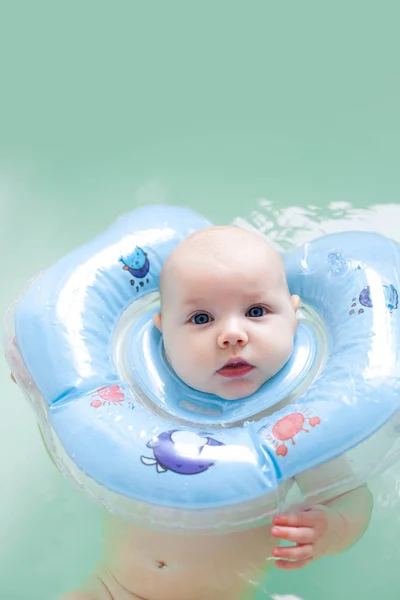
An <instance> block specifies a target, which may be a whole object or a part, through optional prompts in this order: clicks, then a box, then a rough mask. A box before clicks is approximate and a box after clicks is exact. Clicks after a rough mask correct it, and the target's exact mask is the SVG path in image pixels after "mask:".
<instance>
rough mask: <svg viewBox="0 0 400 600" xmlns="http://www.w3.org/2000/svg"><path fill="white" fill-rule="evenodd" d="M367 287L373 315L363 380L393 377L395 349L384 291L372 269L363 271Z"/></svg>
mask: <svg viewBox="0 0 400 600" xmlns="http://www.w3.org/2000/svg"><path fill="white" fill-rule="evenodd" d="M365 274H366V276H367V280H368V285H369V286H370V289H371V290H373V299H374V300H373V308H372V310H373V313H372V332H371V349H370V350H369V352H368V366H367V367H366V368H365V370H364V377H365V379H373V378H375V377H383V376H393V375H394V372H395V368H396V354H397V351H396V348H395V345H394V339H393V330H392V327H391V317H390V313H389V309H388V308H387V306H386V297H385V291H384V288H383V282H382V279H381V277H380V276H379V275H378V274H377V273H376V271H374V270H373V269H368V268H366V269H365Z"/></svg>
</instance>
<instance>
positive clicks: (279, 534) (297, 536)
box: [271, 527, 315, 544]
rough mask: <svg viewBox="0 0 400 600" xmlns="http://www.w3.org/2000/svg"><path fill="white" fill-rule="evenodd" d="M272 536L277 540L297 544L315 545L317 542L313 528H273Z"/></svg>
mask: <svg viewBox="0 0 400 600" xmlns="http://www.w3.org/2000/svg"><path fill="white" fill-rule="evenodd" d="M271 534H272V535H273V536H274V537H276V538H279V539H281V540H288V541H289V542H295V543H296V544H313V543H314V542H315V530H314V529H311V527H273V528H272V529H271Z"/></svg>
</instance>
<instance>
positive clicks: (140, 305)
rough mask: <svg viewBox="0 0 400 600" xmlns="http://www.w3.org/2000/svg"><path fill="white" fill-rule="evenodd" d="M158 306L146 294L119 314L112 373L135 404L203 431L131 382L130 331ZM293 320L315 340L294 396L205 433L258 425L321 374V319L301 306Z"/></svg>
mask: <svg viewBox="0 0 400 600" xmlns="http://www.w3.org/2000/svg"><path fill="white" fill-rule="evenodd" d="M159 303H160V296H159V294H158V293H152V294H148V295H146V296H144V297H143V298H141V299H140V300H137V301H135V302H133V303H132V304H131V305H130V306H129V307H128V308H127V309H126V310H125V311H124V313H123V314H122V316H121V318H120V320H119V322H118V324H117V327H116V329H115V334H114V347H113V354H114V361H115V366H116V369H117V371H118V374H119V377H120V378H121V380H122V381H124V382H125V383H127V384H128V385H129V386H130V388H131V391H132V393H133V396H134V398H135V400H136V402H138V404H140V405H142V406H143V407H145V408H146V409H148V410H149V411H151V412H152V413H154V414H157V415H159V416H161V417H162V418H164V419H166V420H167V421H169V422H172V423H176V424H179V425H186V426H187V425H190V426H192V427H198V428H204V422H203V423H200V422H196V419H195V414H193V417H192V418H187V419H184V418H181V417H178V416H176V415H173V414H171V413H169V412H168V411H167V410H164V409H163V408H162V407H161V406H159V405H157V404H156V403H155V402H153V400H152V399H151V398H150V397H149V396H148V395H147V394H146V393H145V391H144V390H143V389H142V388H141V387H140V385H139V383H138V382H137V380H136V379H135V376H134V373H135V365H132V364H129V361H128V358H127V357H128V355H129V353H128V342H129V339H130V335H129V333H130V330H131V328H132V327H133V326H134V325H135V323H136V321H137V320H138V319H140V318H141V317H143V315H144V314H145V313H146V312H148V311H151V310H153V309H157V308H158V307H159ZM297 316H298V319H299V321H301V322H303V323H305V324H307V325H309V326H310V327H312V329H313V331H314V335H315V338H316V340H317V347H318V352H317V356H316V358H315V361H314V363H313V365H312V367H311V369H310V370H309V372H308V373H307V376H306V377H305V378H304V379H303V380H302V381H301V383H300V384H299V386H298V387H297V388H296V390H295V391H294V392H292V393H290V394H289V395H287V396H286V397H284V398H282V399H280V400H279V401H278V402H277V404H275V405H274V406H272V407H268V409H265V410H263V409H262V406H261V407H260V411H259V412H257V413H256V414H251V415H247V416H246V417H245V418H242V419H240V420H231V421H229V420H226V419H224V420H221V422H220V423H215V422H214V423H212V422H210V423H209V424H207V427H208V428H209V429H221V428H231V427H238V426H241V425H243V423H244V422H246V421H249V420H253V421H258V420H260V419H262V418H263V417H265V416H268V415H269V414H273V413H274V412H276V411H277V410H280V409H281V408H283V407H284V406H285V405H286V404H288V403H290V402H292V401H293V400H294V399H295V398H296V397H298V396H300V395H301V394H303V393H304V392H305V391H306V390H307V388H308V387H309V386H310V385H311V383H312V382H313V381H314V380H315V379H316V377H317V376H318V375H319V373H320V372H321V370H322V369H323V368H324V365H325V363H326V360H327V356H328V345H329V340H328V333H327V330H326V327H325V324H324V321H323V319H322V318H321V317H320V316H319V314H318V313H317V312H316V311H315V310H314V309H313V308H311V307H310V306H307V305H305V304H301V306H300V308H299V311H298V314H297ZM161 349H162V348H161ZM173 376H176V375H173Z"/></svg>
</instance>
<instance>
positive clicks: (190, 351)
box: [63, 227, 372, 600]
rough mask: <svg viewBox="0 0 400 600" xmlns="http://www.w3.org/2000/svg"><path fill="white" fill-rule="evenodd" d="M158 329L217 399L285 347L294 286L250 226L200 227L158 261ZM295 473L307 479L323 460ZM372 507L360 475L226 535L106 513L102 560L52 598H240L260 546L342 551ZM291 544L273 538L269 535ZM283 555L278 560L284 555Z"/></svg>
mask: <svg viewBox="0 0 400 600" xmlns="http://www.w3.org/2000/svg"><path fill="white" fill-rule="evenodd" d="M160 292H161V312H160V314H157V315H156V316H155V318H154V322H155V325H156V326H157V327H158V329H159V330H160V331H161V332H162V335H163V341H164V346H165V352H166V356H167V359H168V361H169V363H170V364H171V366H172V368H173V369H174V370H175V372H176V373H177V374H178V375H179V377H180V378H181V379H182V380H183V381H185V382H186V383H187V384H188V385H190V386H191V387H193V388H195V389H197V390H201V391H203V392H207V393H209V394H215V395H217V396H220V397H221V398H225V399H227V400H239V399H241V398H244V397H246V396H249V395H250V394H253V393H254V392H255V391H256V390H257V389H258V388H259V387H260V386H261V385H262V384H263V383H264V382H265V381H267V380H268V379H270V378H271V377H272V376H273V375H275V374H276V373H277V372H278V371H279V370H280V369H281V368H282V367H283V366H284V365H285V363H286V362H287V361H288V359H289V357H290V356H291V354H292V350H293V342H294V337H295V333H296V329H297V325H298V322H297V318H296V312H297V309H298V307H299V302H300V300H299V298H298V296H291V295H290V292H289V289H288V285H287V281H286V276H285V270H284V266H283V262H282V260H281V258H280V257H279V255H278V254H277V253H276V252H275V251H274V250H273V248H272V247H271V246H270V245H269V244H268V242H267V241H266V240H265V239H264V238H263V237H261V236H260V235H258V234H256V233H252V232H249V231H245V230H241V229H238V228H234V227H210V228H207V229H204V230H202V231H199V232H196V233H194V234H192V235H191V236H189V237H188V238H186V239H185V240H184V241H183V242H181V243H180V244H179V245H178V246H177V247H176V249H175V250H174V251H173V252H172V253H171V255H170V256H169V258H168V259H167V261H166V262H165V264H164V267H163V270H162V273H161V279H160ZM335 464H336V465H339V467H336V468H341V463H340V461H339V463H338V462H336V463H333V464H331V465H324V467H323V468H317V469H313V470H312V471H310V472H307V473H304V474H303V475H302V476H300V477H298V478H296V483H297V485H298V486H299V487H300V489H301V490H302V491H303V492H304V493H307V491H310V490H313V489H316V488H317V487H318V485H321V480H322V482H323V480H324V478H325V479H326V477H328V476H329V477H331V476H332V473H329V475H328V474H327V472H328V471H329V470H330V469H334V468H335V466H334V465H335ZM371 508H372V500H371V495H370V492H369V491H368V488H367V487H366V486H361V487H359V488H357V489H355V490H353V491H352V492H349V493H347V494H344V495H342V496H340V497H338V498H335V499H334V500H331V501H330V502H328V503H326V504H319V505H316V506H314V507H313V508H311V509H308V510H297V511H295V512H294V513H293V514H285V515H281V516H277V517H275V518H274V519H273V522H272V524H269V525H263V526H260V527H255V528H251V529H247V530H244V531H238V532H234V533H227V534H198V535H194V534H186V535H182V534H178V533H176V534H174V533H161V532H158V531H151V530H147V529H143V528H140V527H137V526H136V525H132V524H130V523H126V522H124V521H122V520H121V519H119V518H117V517H115V516H112V515H106V516H105V530H104V552H103V560H102V563H101V565H99V567H98V569H97V571H96V572H95V574H94V575H93V576H92V577H91V578H90V579H89V581H88V582H87V583H86V584H85V585H84V587H83V589H82V590H81V591H76V592H73V593H70V594H67V596H65V597H64V599H63V600H134V599H136V600H244V599H250V598H254V597H255V594H256V592H257V582H259V581H260V580H261V579H262V578H264V577H265V573H266V570H267V567H268V565H271V564H272V563H271V561H268V558H269V557H273V558H275V565H276V566H277V567H278V568H281V569H287V570H290V569H299V568H302V567H304V566H306V565H307V564H309V563H310V562H311V561H314V560H316V559H318V558H320V557H322V556H325V555H329V554H335V553H338V552H341V551H342V550H344V549H346V548H347V547H349V546H351V545H352V544H353V543H354V542H355V541H356V540H357V539H359V537H360V536H361V535H362V534H363V532H364V531H365V529H366V527H367V525H368V522H369V519H370V515H371ZM280 540H287V541H290V542H293V545H291V546H289V547H288V546H286V547H280V546H279V541H280ZM288 559H289V560H288Z"/></svg>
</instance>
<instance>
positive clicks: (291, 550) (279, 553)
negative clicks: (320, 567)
mask: <svg viewBox="0 0 400 600" xmlns="http://www.w3.org/2000/svg"><path fill="white" fill-rule="evenodd" d="M312 553H313V546H312V544H301V545H300V546H278V547H276V548H274V549H273V551H272V555H273V556H276V557H277V558H289V559H291V560H297V561H299V560H305V559H310V558H312Z"/></svg>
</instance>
